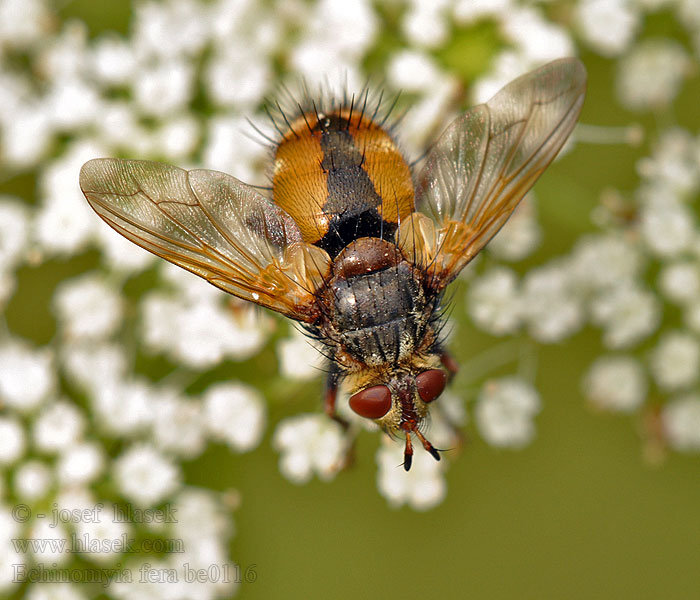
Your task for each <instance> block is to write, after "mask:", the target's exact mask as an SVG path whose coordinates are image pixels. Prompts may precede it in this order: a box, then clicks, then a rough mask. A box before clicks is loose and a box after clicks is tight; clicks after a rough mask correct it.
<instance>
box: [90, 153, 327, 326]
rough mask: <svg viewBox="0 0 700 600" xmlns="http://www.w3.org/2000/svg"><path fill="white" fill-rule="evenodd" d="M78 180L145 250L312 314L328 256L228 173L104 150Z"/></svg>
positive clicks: (221, 283) (238, 292)
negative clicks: (104, 155)
mask: <svg viewBox="0 0 700 600" xmlns="http://www.w3.org/2000/svg"><path fill="white" fill-rule="evenodd" d="M80 187H81V189H82V191H83V194H85V197H86V198H87V200H88V202H89V203H90V206H92V208H93V209H94V210H95V212H97V214H98V215H99V216H100V217H101V218H102V219H104V220H105V221H106V222H107V223H108V224H109V225H110V226H111V227H112V228H114V229H115V230H116V231H118V232H119V233H121V234H122V235H123V236H125V237H126V238H128V239H129V240H131V241H132V242H134V243H136V244H138V245H139V246H141V247H143V248H145V249H146V250H149V251H150V252H153V253H154V254H156V255H158V256H160V257H162V258H165V259H166V260H168V261H170V262H172V263H174V264H176V265H178V266H180V267H183V268H185V269H187V270H188V271H192V272H193V273H195V274H197V275H199V276H200V277H203V278H205V279H206V280H208V281H209V282H210V283H212V284H213V285H215V286H217V287H219V288H221V289H223V290H225V291H227V292H229V293H231V294H233V295H235V296H238V297H240V298H243V299H245V300H250V301H252V302H255V303H257V304H260V305H261V306H265V307H267V308H271V309H272V310H276V311H278V312H280V313H282V314H284V315H286V316H288V317H291V318H293V319H296V320H299V321H305V322H312V321H313V320H314V319H315V318H316V316H317V315H316V310H317V309H316V306H315V298H314V295H313V294H314V292H315V290H316V289H317V288H318V287H319V286H320V285H321V284H322V283H323V281H324V278H325V277H326V276H327V275H328V273H329V272H330V258H329V257H328V255H327V254H326V253H325V252H324V251H323V250H320V249H319V248H316V247H314V246H309V245H307V244H304V243H302V242H301V237H300V234H299V229H298V227H297V226H296V224H295V223H294V221H293V220H292V219H291V217H289V215H287V214H286V213H285V212H284V211H283V210H282V209H280V208H279V207H278V206H276V205H275V204H274V203H273V202H272V201H270V200H269V199H267V198H265V197H264V196H262V195H261V194H260V193H258V192H257V191H256V190H255V189H253V188H251V187H250V186H247V185H245V184H244V183H242V182H240V181H238V180H237V179H235V178H234V177H231V176H229V175H226V174H224V173H219V172H217V171H206V170H195V171H185V170H183V169H179V168H177V167H172V166H169V165H164V164H160V163H155V162H149V161H136V160H119V159H111V158H106V159H96V160H91V161H89V162H87V163H86V164H85V165H83V168H82V169H81V171H80Z"/></svg>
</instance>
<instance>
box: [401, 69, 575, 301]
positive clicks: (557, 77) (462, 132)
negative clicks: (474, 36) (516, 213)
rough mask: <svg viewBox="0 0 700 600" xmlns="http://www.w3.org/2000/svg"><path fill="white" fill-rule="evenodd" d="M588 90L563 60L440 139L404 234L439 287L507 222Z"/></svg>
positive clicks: (510, 88)
mask: <svg viewBox="0 0 700 600" xmlns="http://www.w3.org/2000/svg"><path fill="white" fill-rule="evenodd" d="M585 90H586V70H585V68H584V66H583V64H582V63H581V62H580V61H579V60H578V59H575V58H568V59H562V60H557V61H554V62H551V63H549V64H547V65H545V66H543V67H541V68H539V69H537V70H535V71H532V72H530V73H527V74H526V75H523V76H522V77H519V78H518V79H516V80H514V81H512V82H511V83H509V84H508V85H506V86H505V87H504V88H503V89H502V90H501V91H499V92H498V93H497V94H496V95H495V96H494V97H493V98H491V100H489V101H488V102H487V103H486V104H480V105H478V106H475V107H474V108H472V109H470V110H469V111H467V112H466V113H465V114H464V115H462V116H461V117H459V118H457V119H456V120H455V121H454V122H453V123H452V124H451V125H450V126H449V127H448V128H447V130H446V131H445V132H444V133H443V134H442V135H441V136H440V138H439V139H438V141H437V143H436V144H435V146H434V147H433V148H432V149H431V151H430V152H429V154H428V156H427V159H426V163H425V165H424V167H423V169H422V170H421V172H420V173H419V175H418V178H417V182H416V210H417V212H416V213H413V214H412V215H411V217H410V218H409V219H405V220H403V221H402V222H401V225H400V229H399V232H398V234H397V235H398V243H399V246H400V247H401V248H402V251H403V252H404V255H405V256H407V257H412V258H413V259H414V262H416V264H419V265H422V266H423V268H424V269H425V270H426V272H427V279H428V282H429V284H430V285H431V286H432V287H433V288H434V289H436V290H440V289H442V288H444V287H445V286H446V285H447V284H448V283H449V282H450V281H452V280H453V279H454V278H455V277H456V276H457V274H458V273H459V271H460V270H461V269H462V268H463V267H464V266H465V265H466V264H467V263H468V262H469V261H470V260H471V259H472V258H474V256H475V255H476V254H477V253H478V252H479V251H480V250H481V249H482V248H483V247H484V246H485V245H486V244H487V242H488V241H489V240H490V239H491V238H492V237H493V236H494V235H495V234H496V233H497V232H498V230H499V229H500V228H501V227H502V226H503V225H504V223H505V222H506V221H507V219H508V217H509V216H510V215H511V214H512V213H513V210H514V209H515V207H516V206H517V205H518V202H520V200H521V199H522V197H523V196H524V195H525V193H526V192H527V191H528V190H529V189H530V188H531V187H532V185H533V184H534V183H535V181H536V180H537V178H538V177H539V176H540V175H541V174H542V172H543V171H544V170H545V168H546V167H547V165H548V164H549V163H550V162H551V161H552V160H553V159H554V157H555V156H556V155H557V153H558V152H559V150H560V149H561V147H562V146H563V145H564V142H565V141H566V139H567V138H568V137H569V134H570V133H571V130H572V129H573V128H574V125H575V123H576V120H577V119H578V116H579V113H580V112H581V107H582V105H583V98H584V95H585Z"/></svg>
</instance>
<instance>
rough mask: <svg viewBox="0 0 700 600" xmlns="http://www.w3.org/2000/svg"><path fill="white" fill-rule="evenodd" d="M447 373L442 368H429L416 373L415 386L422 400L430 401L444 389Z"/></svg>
mask: <svg viewBox="0 0 700 600" xmlns="http://www.w3.org/2000/svg"><path fill="white" fill-rule="evenodd" d="M446 383H447V375H446V374H445V371H443V370H442V369H430V370H429V371H423V372H422V373H420V374H418V375H416V388H417V389H418V395H419V396H420V397H421V400H423V402H432V401H433V400H435V398H437V397H438V396H439V395H440V394H442V390H444V389H445V384H446Z"/></svg>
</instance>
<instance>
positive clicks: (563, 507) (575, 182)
mask: <svg viewBox="0 0 700 600" xmlns="http://www.w3.org/2000/svg"><path fill="white" fill-rule="evenodd" d="M130 10H131V9H130V6H129V3H127V2H94V1H93V0H79V1H74V2H70V3H67V4H66V5H65V7H64V8H63V9H62V14H63V16H65V17H71V16H72V17H77V18H80V19H82V20H84V21H85V22H86V23H88V26H89V28H90V33H91V35H97V34H98V33H100V32H103V31H105V30H111V29H114V30H117V31H120V32H123V33H125V32H126V31H127V30H128V23H129V16H130ZM671 22H672V21H671V19H670V18H669V19H667V18H665V17H664V16H663V15H661V16H660V17H659V19H658V23H656V24H654V25H652V27H656V28H658V29H659V32H660V33H664V34H665V35H671V36H673V35H676V34H677V32H676V31H675V30H672V29H671V30H669V29H670V28H671ZM390 35H391V34H390V32H387V36H388V38H387V39H390ZM463 43H464V44H466V46H467V47H470V46H469V44H470V41H469V40H465V41H463ZM458 56H461V54H458ZM581 58H582V60H583V61H584V63H585V64H586V66H587V68H588V70H589V77H590V83H589V90H588V96H587V100H586V104H585V106H584V110H583V114H582V117H581V121H582V122H583V123H590V124H596V125H626V124H629V123H630V122H632V121H638V122H641V123H642V124H644V125H651V124H652V123H653V121H652V118H651V117H648V116H645V115H642V116H639V115H632V114H629V113H626V112H625V111H624V110H623V109H622V108H620V107H619V105H618V104H617V103H616V102H615V101H614V95H613V77H614V62H613V61H610V60H606V59H602V58H600V57H599V56H597V55H593V54H586V53H583V54H582V55H581ZM477 59H479V60H483V59H485V60H488V53H486V55H485V56H483V57H482V56H479V54H478V53H472V54H470V55H469V56H468V57H466V58H465V59H464V60H465V61H466V62H465V64H464V65H462V67H463V69H464V71H465V72H466V73H469V72H473V71H478V70H479V65H478V64H474V63H473V61H475V60H477ZM698 98H700V81H698V78H697V77H695V78H694V79H692V80H689V81H688V83H687V84H686V85H685V86H684V88H683V91H682V94H681V96H680V97H679V99H678V101H677V102H676V104H675V107H676V108H675V112H676V114H675V117H676V119H677V120H678V122H679V123H681V124H682V125H684V126H685V127H688V128H690V129H691V130H697V128H698V127H700V111H698ZM647 152H648V146H647V145H642V146H641V147H639V148H632V147H629V146H625V145H605V146H597V145H596V146H594V145H585V144H579V145H578V146H577V148H576V150H575V152H572V153H570V154H569V155H567V156H566V157H564V158H563V159H562V160H560V161H558V162H557V163H556V164H554V165H552V166H551V167H550V168H549V170H548V171H547V173H546V175H545V176H544V177H543V178H542V180H541V181H540V182H539V183H538V185H537V187H536V191H537V195H538V202H539V209H538V210H539V215H540V222H541V224H542V226H543V229H544V240H543V244H542V245H541V247H540V248H539V249H538V251H537V252H536V253H535V254H534V255H533V256H531V257H529V258H528V259H527V260H526V261H524V262H523V263H522V264H519V265H517V267H516V268H517V269H518V270H525V269H527V268H528V267H529V266H532V265H535V264H540V263H542V262H543V261H544V260H546V259H547V258H548V257H551V256H552V255H554V254H555V253H556V252H559V251H565V250H567V249H569V248H570V247H571V245H572V243H573V241H574V240H575V239H576V238H577V237H578V236H579V235H581V233H582V232H584V231H587V230H592V226H591V224H590V220H589V213H590V210H591V208H592V207H593V205H594V203H595V202H596V201H597V199H598V197H599V194H600V192H601V190H602V189H604V188H606V187H615V188H619V189H623V190H625V189H627V190H630V189H633V188H634V187H635V185H636V177H635V172H634V162H635V161H636V160H637V159H638V158H639V157H641V156H643V155H644V154H645V153H647ZM76 177H77V174H76ZM33 185H34V181H33V179H32V178H31V177H29V176H19V177H17V178H13V179H10V180H7V181H5V182H3V183H2V186H1V189H2V191H5V192H9V193H16V194H18V195H21V196H22V197H31V196H32V194H33ZM97 261H98V257H97V254H96V253H94V252H89V253H86V254H84V255H83V256H81V257H79V258H77V259H73V260H71V261H69V262H65V263H64V262H62V261H58V260H54V261H51V262H49V263H46V264H44V265H42V266H40V267H37V268H34V269H33V268H29V267H26V268H23V269H22V270H21V271H20V273H19V281H18V289H19V290H20V292H19V293H18V294H17V295H16V296H15V297H14V298H13V299H12V301H11V302H10V304H9V306H8V308H7V311H6V317H7V321H8V324H9V327H10V330H11V331H12V332H14V333H16V334H18V335H22V336H25V337H27V338H29V339H31V340H33V341H35V342H36V343H38V344H40V343H45V342H47V341H48V340H49V339H50V338H51V337H52V336H53V333H54V322H53V317H52V315H51V312H50V309H49V299H50V297H51V294H52V293H53V290H54V287H55V285H56V284H57V283H58V282H59V281H61V280H62V279H65V278H67V277H69V276H72V275H75V274H76V273H78V272H80V271H81V270H86V269H88V268H92V267H93V266H95V265H96V264H97ZM148 283H149V279H148V275H146V276H142V278H141V279H140V280H139V281H138V282H136V283H133V284H132V285H133V286H134V291H136V292H138V291H139V290H140V289H143V288H147V286H148ZM465 285H466V284H465V283H463V282H459V283H457V284H456V287H457V291H456V294H455V300H454V301H455V303H456V304H457V306H458V307H459V310H455V311H454V316H455V318H456V319H457V321H458V323H459V326H458V334H457V335H456V336H455V338H454V339H453V342H452V350H453V352H454V355H455V357H456V358H457V359H458V361H459V362H460V363H462V364H465V363H468V361H469V359H470V357H472V356H474V355H477V354H478V353H479V352H482V351H484V350H486V349H488V348H490V347H491V346H493V345H494V344H497V343H500V341H499V340H494V339H493V338H491V337H489V336H487V335H484V334H483V333H479V332H477V331H476V330H475V329H474V328H473V327H472V326H470V325H469V323H468V322H467V319H466V317H465V315H464V311H463V310H462V309H461V307H462V306H463V304H462V303H463V295H464V287H465ZM137 288H138V289H137ZM522 342H523V344H524V345H525V347H527V348H529V349H530V351H531V352H532V353H533V357H534V358H535V359H536V361H537V377H536V385H537V388H538V390H539V392H540V393H541V395H542V400H543V410H542V412H541V414H540V415H539V417H538V418H537V421H536V422H537V438H536V440H535V441H534V442H533V443H532V444H531V445H530V446H529V447H527V448H525V449H524V450H521V451H518V452H512V451H507V450H501V451H499V450H496V449H494V448H491V447H489V446H487V445H486V444H485V443H484V442H483V441H482V440H481V439H480V438H479V437H478V436H477V435H476V433H475V432H474V426H473V424H472V423H470V424H468V425H467V428H466V429H467V432H466V439H465V444H464V446H463V448H462V449H461V453H460V455H459V457H458V458H456V460H454V462H453V464H452V466H451V468H450V469H449V471H448V474H447V481H448V485H449V492H448V496H447V499H446V500H445V501H444V503H442V504H441V505H440V506H438V507H437V508H435V509H433V510H430V511H428V512H426V513H417V512H415V511H413V510H411V509H408V508H403V509H398V510H394V509H391V508H389V507H388V506H387V503H386V501H385V499H384V498H382V497H381V496H380V495H379V494H378V493H377V490H376V487H375V485H374V481H373V480H374V477H375V473H376V465H375V464H374V452H375V450H376V448H377V445H378V443H379V440H378V436H377V435H376V434H370V433H363V434H361V435H360V438H359V441H358V444H357V460H356V462H355V465H354V466H353V468H351V469H350V470H348V471H346V472H343V473H341V474H340V475H339V476H337V477H336V479H335V480H333V481H332V482H329V483H323V482H319V481H318V480H314V481H312V482H311V483H309V484H307V485H303V486H296V485H294V484H292V483H290V482H288V481H287V480H285V479H284V478H283V476H282V475H281V474H280V472H279V470H278V467H277V460H278V455H277V454H276V453H275V452H274V451H273V450H272V449H271V447H270V443H269V438H270V433H271V428H268V435H267V437H266V439H265V440H264V442H263V443H262V445H261V446H260V448H258V449H257V450H256V451H254V452H252V453H250V454H243V455H233V454H232V453H231V452H230V451H229V450H228V449H227V448H225V447H224V446H210V447H209V448H208V450H207V451H206V452H205V453H204V454H203V455H202V456H201V457H200V458H198V459H196V460H195V461H192V462H190V463H186V464H185V472H186V475H187V482H188V483H190V484H193V485H200V486H205V487H209V488H212V489H221V490H224V489H228V488H235V489H237V490H239V491H240V493H241V497H242V504H241V506H240V508H239V509H238V510H237V511H236V513H235V521H236V535H235V537H234V539H233V541H232V551H231V554H232V556H233V558H234V559H235V560H236V561H237V562H238V563H239V564H240V565H241V567H242V568H243V569H245V568H246V567H249V566H251V565H256V567H255V570H256V572H257V575H258V576H257V580H256V581H255V582H252V583H245V582H244V583H243V584H242V587H241V588H240V590H239V593H238V596H237V597H239V598H242V599H246V600H252V599H258V598H282V597H283V598H286V599H288V600H292V599H294V598H315V597H328V598H336V599H343V598H357V597H388V598H400V597H402V598H418V597H423V598H463V597H468V598H493V599H497V598H570V599H578V598H581V599H583V598H586V599H588V598H639V599H642V598H649V599H651V598H665V599H669V598H678V599H682V598H694V597H698V596H700V569H699V568H698V567H699V565H700V562H699V561H700V476H699V469H700V464H699V463H698V459H697V457H693V456H688V455H678V454H672V455H668V456H664V457H663V458H662V459H661V460H656V461H653V460H650V459H649V452H647V450H648V447H646V446H645V443H644V442H643V441H642V440H643V438H644V434H643V431H644V427H645V424H644V423H643V422H642V421H641V417H639V416H631V417H629V416H628V417H624V416H610V415H602V414H597V413H596V412H595V411H593V410H591V409H590V408H589V407H588V406H586V403H585V402H584V399H583V397H582V394H581V392H580V380H581V374H582V373H583V372H584V371H585V369H586V368H587V367H588V365H590V363H591V362H592V360H593V359H594V358H595V357H596V356H597V355H598V354H599V353H600V352H601V348H602V346H601V342H600V336H599V333H598V332H595V331H593V330H592V329H590V328H587V329H584V331H583V332H581V333H579V334H577V335H575V336H574V337H573V338H571V339H569V340H567V341H566V342H565V343H562V344H561V345H550V346H543V345H538V344H535V343H534V342H532V341H528V340H526V339H525V337H524V336H523V339H522ZM144 360H145V359H144ZM275 364H276V363H275V358H274V349H273V347H272V345H271V344H269V347H268V348H267V349H266V350H265V351H263V352H262V353H260V354H259V355H258V356H257V357H255V358H254V359H252V360H251V361H249V362H247V363H242V364H236V363H227V364H225V365H222V366H221V367H220V368H219V369H221V370H227V372H228V371H230V373H231V377H235V378H240V379H242V380H244V381H246V382H249V383H251V384H253V385H259V386H260V387H261V388H262V390H263V392H264V393H265V396H266V397H267V398H270V397H273V398H275V399H276V400H275V401H274V403H273V405H272V406H271V407H270V412H271V421H273V422H274V421H276V420H278V419H279V418H281V417H283V416H285V415H291V414H296V413H298V412H304V411H314V410H316V409H317V407H319V406H320V401H319V398H320V390H321V381H320V380H318V381H315V382H313V383H311V384H294V386H292V387H291V389H290V386H289V384H287V383H285V382H282V381H280V380H279V379H274V378H273V379H272V380H271V378H270V376H271V375H273V374H274V372H275ZM151 368H152V373H153V374H155V376H156V377H158V376H159V375H164V374H166V373H167V372H169V371H170V370H171V369H173V368H174V365H170V364H169V363H167V361H164V360H163V361H161V360H153V361H152V365H151ZM513 368H514V367H513V364H512V363H510V364H507V365H504V366H503V367H502V368H500V369H496V370H495V371H493V372H492V373H490V374H493V375H498V374H508V373H510V372H512V371H513ZM219 369H217V372H219V373H220V372H222V371H220V370H219ZM206 380H207V377H206V375H205V376H204V377H203V378H202V379H201V380H200V381H198V382H197V383H196V384H195V385H194V387H193V388H192V390H193V391H195V392H196V391H197V388H199V387H202V388H203V387H204V386H205V385H206ZM470 383H471V382H469V381H466V380H465V377H458V378H457V379H456V381H455V382H454V384H453V385H454V386H455V388H457V389H460V386H461V388H462V389H467V388H468V386H469V385H470ZM273 390H274V393H273Z"/></svg>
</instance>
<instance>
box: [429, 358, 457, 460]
mask: <svg viewBox="0 0 700 600" xmlns="http://www.w3.org/2000/svg"><path fill="white" fill-rule="evenodd" d="M438 352H439V354H440V363H441V364H442V366H443V367H445V369H447V376H448V381H452V380H453V379H454V377H455V375H457V372H458V371H459V365H458V364H457V361H456V360H455V359H454V358H453V357H452V355H451V354H450V353H449V352H447V350H443V349H442V348H440V349H438ZM436 409H437V410H438V411H439V412H440V414H441V415H442V418H443V420H444V421H445V423H447V425H448V427H449V428H450V430H451V431H452V438H453V439H454V440H455V449H456V450H457V451H459V450H461V448H462V446H463V445H464V431H463V430H462V428H461V427H460V426H459V425H458V424H457V423H455V421H454V419H452V418H451V417H450V415H449V413H448V412H447V411H446V410H444V408H442V407H441V406H440V403H437V405H436V406H435V408H433V410H436Z"/></svg>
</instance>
